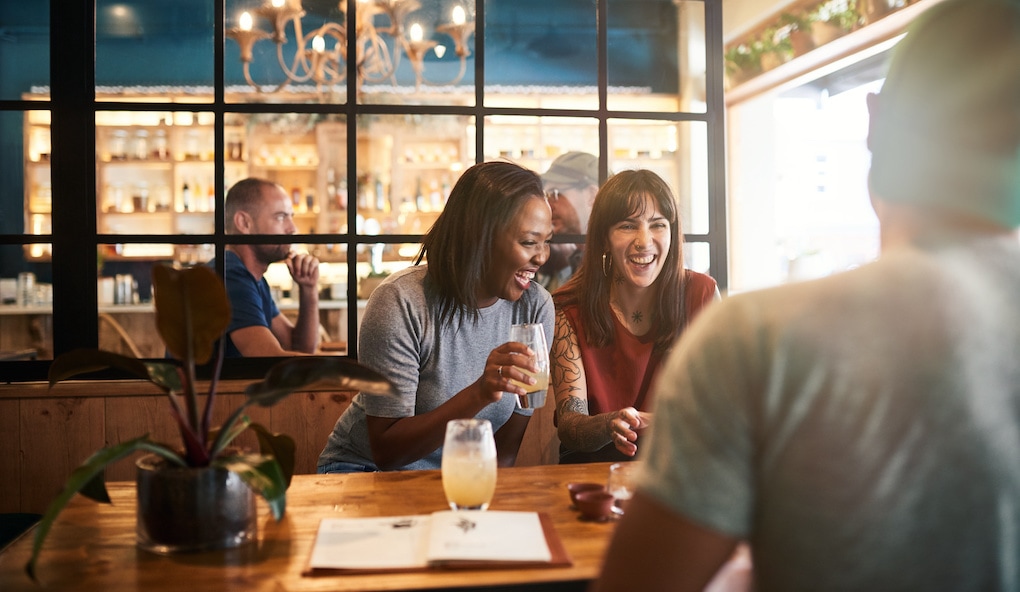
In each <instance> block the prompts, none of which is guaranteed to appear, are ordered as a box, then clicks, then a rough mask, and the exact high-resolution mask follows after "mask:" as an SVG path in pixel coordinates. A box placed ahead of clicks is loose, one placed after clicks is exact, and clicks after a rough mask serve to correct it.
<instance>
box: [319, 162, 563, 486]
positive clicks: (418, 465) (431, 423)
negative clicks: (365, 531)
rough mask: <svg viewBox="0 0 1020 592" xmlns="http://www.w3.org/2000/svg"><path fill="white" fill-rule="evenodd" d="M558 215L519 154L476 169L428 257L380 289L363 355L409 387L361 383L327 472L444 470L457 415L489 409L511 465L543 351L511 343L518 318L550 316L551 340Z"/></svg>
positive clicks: (327, 458)
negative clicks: (541, 273) (550, 284)
mask: <svg viewBox="0 0 1020 592" xmlns="http://www.w3.org/2000/svg"><path fill="white" fill-rule="evenodd" d="M551 236H552V214H551V212H550V209H549V204H548V202H547V201H546V198H545V195H544V194H543V192H542V182H541V180H540V179H539V177H538V175H537V174H535V173H534V172H532V171H529V170H527V169H525V168H522V167H520V166H518V165H515V164H512V163H508V162H488V163H481V164H477V165H474V166H473V167H471V168H469V169H467V170H466V171H465V172H464V174H463V176H461V178H460V179H459V180H458V181H457V183H456V184H455V185H454V187H453V190H452V191H451V192H450V198H449V200H448V201H447V204H446V207H445V209H444V210H443V213H442V214H440V216H439V218H438V219H437V220H436V223H435V225H433V227H432V228H431V229H430V230H429V231H428V233H427V234H426V235H425V237H424V239H423V244H422V249H421V253H420V254H419V260H421V259H422V258H427V265H418V266H414V267H411V268H408V269H406V270H403V271H400V272H397V273H395V274H393V275H391V276H390V277H388V278H387V279H386V280H385V281H384V282H383V283H382V284H380V286H379V287H378V288H376V290H375V291H374V292H373V293H372V296H371V298H369V301H368V305H367V308H366V309H365V316H364V319H363V320H362V325H361V332H360V334H359V335H360V338H359V342H358V350H359V351H358V361H359V362H361V363H362V364H364V365H366V366H368V367H370V368H372V369H374V370H377V371H379V372H381V373H382V374H383V375H385V376H387V377H388V378H389V379H390V380H391V381H392V382H393V383H394V385H395V387H396V390H397V392H398V394H399V397H397V398H392V397H384V396H378V395H370V394H367V393H359V394H358V395H356V396H355V397H354V400H353V401H352V402H351V406H350V407H348V409H347V410H346V411H345V412H344V413H343V415H341V416H340V419H339V420H338V421H337V423H336V426H335V427H334V429H333V433H332V434H330V436H329V440H328V441H327V443H326V446H325V448H324V449H323V451H322V454H321V455H320V456H319V462H318V472H319V473H338V472H354V471H375V470H404V469H438V468H440V466H441V459H442V444H443V438H444V435H445V430H446V423H447V422H448V421H449V420H451V419H460V418H471V417H478V418H482V419H488V420H489V421H490V422H491V423H492V427H493V430H494V431H495V439H496V452H497V457H498V463H499V465H500V466H510V465H512V464H513V463H514V460H515V459H516V457H517V451H518V448H519V447H520V444H521V440H522V438H523V437H524V430H525V428H526V427H527V425H528V421H529V419H530V416H531V413H532V410H531V409H520V408H519V406H518V405H517V396H516V395H524V394H525V390H524V388H523V387H522V386H520V385H517V384H513V383H511V382H510V381H511V379H513V380H517V381H522V382H526V383H528V384H534V381H535V379H534V378H532V377H530V376H528V375H527V374H525V373H524V372H523V370H528V371H535V370H537V368H536V367H535V365H534V361H533V356H534V353H535V352H532V351H531V350H530V349H528V347H527V346H525V345H524V344H521V343H516V342H508V341H507V339H508V336H509V332H510V326H511V325H512V324H515V323H542V324H543V326H544V329H545V332H546V341H547V343H552V331H553V322H554V314H553V304H552V298H551V297H550V295H549V293H548V292H547V291H546V290H545V288H543V287H541V286H540V285H538V284H537V283H535V282H534V281H532V280H533V279H534V277H535V272H536V271H537V270H538V268H539V267H540V266H541V265H542V263H544V262H545V260H546V259H547V258H548V256H549V241H550V239H551Z"/></svg>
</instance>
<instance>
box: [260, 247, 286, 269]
mask: <svg viewBox="0 0 1020 592" xmlns="http://www.w3.org/2000/svg"><path fill="white" fill-rule="evenodd" d="M252 246H253V247H254V251H255V256H256V257H257V258H258V260H259V262H260V263H262V264H264V265H267V266H268V265H269V264H270V263H276V262H277V261H283V260H284V259H286V258H287V256H288V255H290V245H252Z"/></svg>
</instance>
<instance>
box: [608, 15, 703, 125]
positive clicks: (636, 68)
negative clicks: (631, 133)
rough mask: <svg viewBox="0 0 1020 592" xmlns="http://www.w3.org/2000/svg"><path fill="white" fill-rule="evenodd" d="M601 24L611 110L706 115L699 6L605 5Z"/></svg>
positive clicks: (701, 20) (701, 23)
mask: <svg viewBox="0 0 1020 592" xmlns="http://www.w3.org/2000/svg"><path fill="white" fill-rule="evenodd" d="M606 23H607V28H608V38H607V44H608V49H609V55H608V71H607V75H608V80H609V93H608V107H609V108H610V109H614V110H621V111H631V110H635V106H634V105H633V103H632V98H631V97H632V96H633V95H638V96H647V97H659V98H660V100H659V101H653V102H649V103H648V104H647V105H644V106H642V109H644V110H653V111H677V110H679V111H688V112H699V113H703V112H704V111H705V7H704V2H701V1H681V2H676V1H674V0H642V1H639V2H635V1H633V0H610V1H609V14H608V16H607V20H606Z"/></svg>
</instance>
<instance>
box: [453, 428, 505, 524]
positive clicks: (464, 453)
mask: <svg viewBox="0 0 1020 592" xmlns="http://www.w3.org/2000/svg"><path fill="white" fill-rule="evenodd" d="M442 472H443V491H444V492H445V493H446V501H447V502H448V503H449V504H450V509H453V510H485V509H486V508H488V507H489V502H491V501H492V494H493V493H494V492H495V491H496V440H495V439H494V438H493V436H492V424H491V423H489V420H487V419H453V420H450V421H449V422H447V424H446V439H445V441H444V442H443V465H442Z"/></svg>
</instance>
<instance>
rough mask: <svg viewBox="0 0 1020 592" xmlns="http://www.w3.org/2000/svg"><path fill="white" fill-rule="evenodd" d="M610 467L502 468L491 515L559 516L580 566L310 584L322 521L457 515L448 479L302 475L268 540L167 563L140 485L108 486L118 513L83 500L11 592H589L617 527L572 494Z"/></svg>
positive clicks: (6, 576)
mask: <svg viewBox="0 0 1020 592" xmlns="http://www.w3.org/2000/svg"><path fill="white" fill-rule="evenodd" d="M608 466H609V465H608V464H607V463H592V464H586V465H562V466H561V465H547V466H534V467H515V468H506V469H499V476H498V478H497V485H496V494H495V497H494V498H493V501H492V505H491V506H490V508H491V509H494V510H521V511H543V512H547V513H548V514H549V515H550V516H551V517H552V519H553V522H554V524H555V527H556V531H557V533H558V534H559V536H560V538H561V539H562V540H563V544H564V546H565V547H566V549H567V553H568V554H569V555H570V557H571V559H572V560H573V565H572V566H570V567H557V568H538V569H514V568H506V569H488V570H474V569H472V570H447V571H443V570H430V571H428V572H416V573H391V574H359V575H342V576H319V577H305V576H302V575H301V571H302V569H303V568H304V567H305V564H306V562H307V560H308V554H309V552H310V549H311V545H312V541H313V538H314V536H315V532H316V529H317V528H318V525H319V521H320V520H321V519H322V518H327V517H338V516H394V515H402V514H424V513H429V512H433V511H436V510H443V509H446V508H447V505H446V500H445V498H444V496H443V487H442V482H441V478H440V473H439V471H404V472H391V473H361V474H351V475H296V476H295V477H294V481H293V482H292V484H291V487H290V489H289V490H288V492H287V514H286V516H285V517H284V519H283V520H281V521H280V522H275V521H274V520H273V518H272V515H271V514H270V513H269V509H268V507H267V506H266V505H265V504H264V502H262V501H261V500H260V501H259V541H258V543H257V544H253V545H248V546H247V547H243V548H241V549H237V550H231V551H225V552H209V553H199V554H191V555H177V556H170V557H165V556H160V555H154V554H151V553H148V552H146V551H142V550H140V549H138V548H136V546H135V485H134V483H132V482H115V483H110V484H108V489H109V491H110V496H111V498H112V499H113V505H106V504H97V503H95V502H92V501H91V500H89V499H87V498H83V497H81V496H77V497H76V498H75V499H74V500H73V501H72V503H71V505H70V506H69V507H68V508H67V509H65V510H64V512H63V513H62V514H61V516H60V518H59V519H58V520H57V523H56V524H55V525H54V528H53V530H52V531H51V532H50V536H49V538H48V540H47V541H46V545H45V546H44V547H43V552H42V555H41V556H40V560H39V564H38V573H39V574H40V579H41V582H42V584H43V586H44V587H43V588H40V587H39V586H38V585H36V584H35V583H33V582H32V581H31V580H29V579H28V576H26V575H25V572H24V569H23V568H24V565H25V562H26V561H27V560H28V557H29V553H30V550H31V544H32V534H33V532H34V529H33V530H32V531H29V532H28V533H26V535H24V536H22V537H21V538H19V539H18V540H17V541H16V542H15V543H13V544H12V545H11V546H9V547H7V548H6V549H5V550H4V551H3V553H0V589H2V590H5V591H8V592H9V591H13V590H31V591H33V592H39V590H41V589H49V590H103V591H106V592H112V591H121V590H123V591H142V590H144V591H152V590H156V591H158V590H187V591H189V592H199V591H204V590H233V589H238V590H242V589H243V590H245V591H248V590H273V591H289V590H310V591H316V590H412V589H415V590H424V589H451V588H457V589H470V588H485V589H486V590H509V589H522V590H524V589H533V590H583V589H584V587H585V586H586V584H587V581H588V580H590V579H592V578H593V577H595V576H596V575H597V573H598V570H599V567H600V566H601V563H602V555H603V553H604V551H605V548H606V546H607V545H608V542H609V536H610V534H611V533H612V530H613V526H614V524H613V523H612V522H608V523H593V522H586V521H581V520H580V519H579V518H578V514H577V512H576V511H575V510H573V509H571V507H570V500H569V497H568V494H567V489H566V484H567V483H569V482H571V481H598V482H604V481H605V479H606V476H607V475H608Z"/></svg>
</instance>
